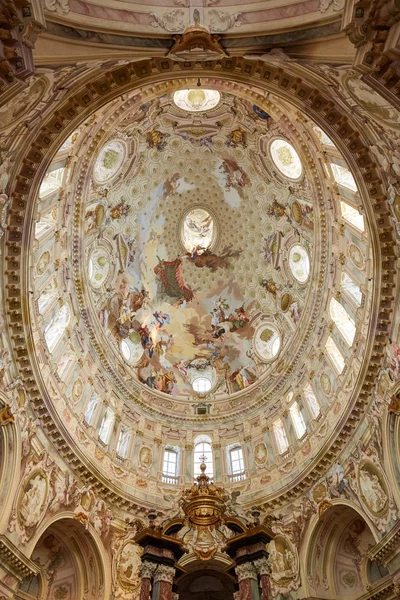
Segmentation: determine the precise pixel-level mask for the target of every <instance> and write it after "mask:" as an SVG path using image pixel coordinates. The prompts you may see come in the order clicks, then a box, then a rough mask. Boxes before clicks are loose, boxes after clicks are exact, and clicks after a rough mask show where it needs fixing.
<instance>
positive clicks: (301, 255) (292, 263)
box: [289, 245, 310, 283]
mask: <svg viewBox="0 0 400 600" xmlns="http://www.w3.org/2000/svg"><path fill="white" fill-rule="evenodd" d="M289 267H290V270H291V271H292V273H293V277H295V279H297V281H298V282H299V283H305V282H306V281H307V279H308V277H309V275H310V258H309V256H308V252H307V250H306V249H305V248H303V246H298V245H296V246H293V247H292V248H291V249H290V252H289Z"/></svg>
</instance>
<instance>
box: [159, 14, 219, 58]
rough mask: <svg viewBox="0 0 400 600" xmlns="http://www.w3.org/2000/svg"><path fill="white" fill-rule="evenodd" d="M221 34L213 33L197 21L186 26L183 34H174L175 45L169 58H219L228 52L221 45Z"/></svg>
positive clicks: (169, 53) (168, 55)
mask: <svg viewBox="0 0 400 600" xmlns="http://www.w3.org/2000/svg"><path fill="white" fill-rule="evenodd" d="M220 39H221V36H219V35H215V34H211V33H210V32H209V31H208V29H207V28H206V27H203V26H202V25H199V24H198V23H195V24H194V25H189V27H186V29H185V31H184V32H183V33H182V35H175V36H174V41H175V43H174V45H173V47H172V48H171V50H170V51H169V52H168V54H167V58H171V59H172V60H177V61H180V62H182V61H188V62H190V61H203V60H219V59H221V58H225V57H226V56H227V54H226V53H225V51H224V50H223V48H222V47H221V44H220V43H219V40H220Z"/></svg>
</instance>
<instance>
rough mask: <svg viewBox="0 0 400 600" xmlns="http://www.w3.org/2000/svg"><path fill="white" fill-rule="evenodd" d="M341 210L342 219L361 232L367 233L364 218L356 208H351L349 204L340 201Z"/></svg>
mask: <svg viewBox="0 0 400 600" xmlns="http://www.w3.org/2000/svg"><path fill="white" fill-rule="evenodd" d="M340 210H341V211H342V217H343V218H344V219H345V221H347V222H348V223H351V224H352V225H354V227H356V228H357V229H359V230H360V231H365V224H364V217H363V216H362V214H361V213H360V212H358V210H357V209H356V208H354V206H350V204H347V202H343V200H341V201H340Z"/></svg>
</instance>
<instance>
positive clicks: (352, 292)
mask: <svg viewBox="0 0 400 600" xmlns="http://www.w3.org/2000/svg"><path fill="white" fill-rule="evenodd" d="M340 287H341V288H342V290H343V291H344V292H346V294H348V295H349V296H350V298H351V299H352V300H353V301H354V302H355V303H356V304H357V306H361V302H362V292H361V289H360V287H359V286H358V285H357V284H356V283H355V282H354V281H353V280H352V278H351V277H349V275H347V273H345V272H344V271H343V272H342V276H341V282H340Z"/></svg>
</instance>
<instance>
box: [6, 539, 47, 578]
mask: <svg viewBox="0 0 400 600" xmlns="http://www.w3.org/2000/svg"><path fill="white" fill-rule="evenodd" d="M0 564H1V565H2V566H3V567H4V568H5V569H6V570H7V571H8V572H9V573H10V574H11V575H13V576H14V577H16V578H17V579H18V580H20V581H21V580H22V579H25V578H26V577H33V576H35V575H37V574H38V573H39V572H40V568H39V567H38V566H37V564H36V563H34V562H32V561H31V560H30V559H29V558H27V557H26V556H24V555H23V554H22V552H20V551H19V550H18V548H17V547H16V546H14V544H13V543H12V542H10V540H9V539H8V538H7V537H6V536H5V535H0Z"/></svg>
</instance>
